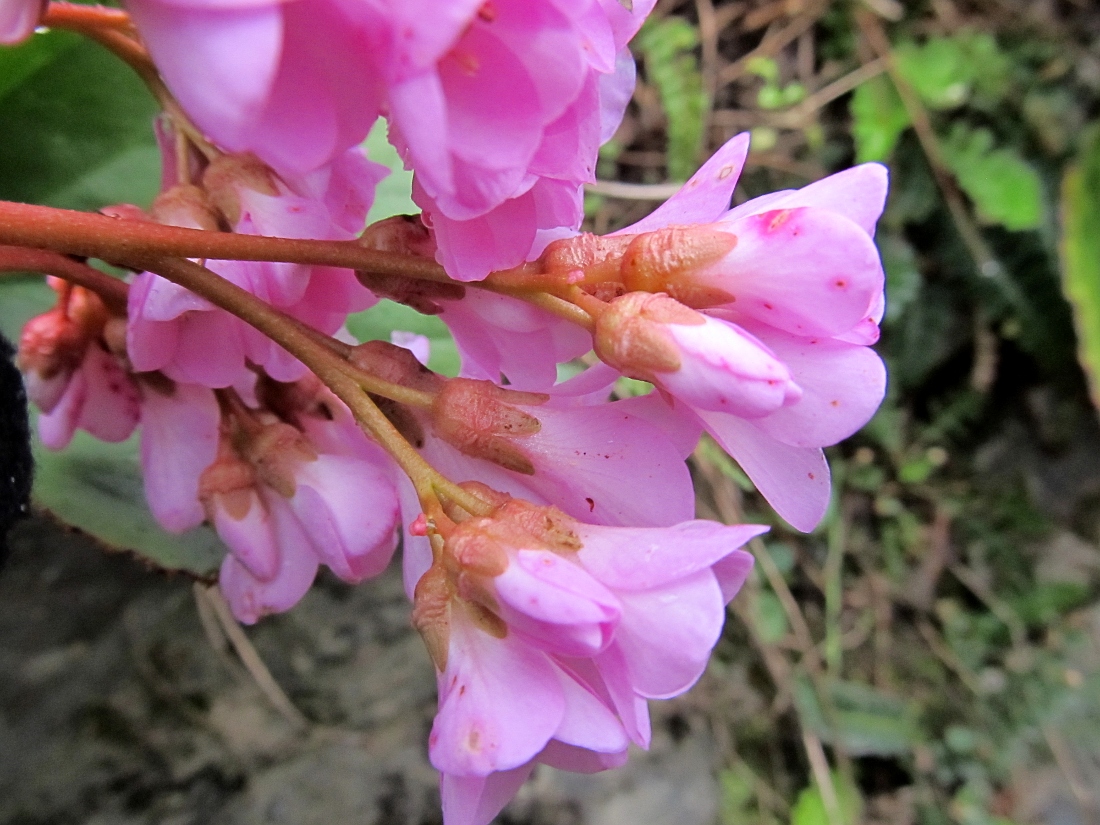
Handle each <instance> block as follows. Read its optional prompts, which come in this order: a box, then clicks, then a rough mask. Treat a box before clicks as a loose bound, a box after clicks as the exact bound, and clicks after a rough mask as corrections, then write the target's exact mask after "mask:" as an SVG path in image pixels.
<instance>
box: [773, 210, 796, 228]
mask: <svg viewBox="0 0 1100 825" xmlns="http://www.w3.org/2000/svg"><path fill="white" fill-rule="evenodd" d="M790 217H791V210H789V209H781V210H779V211H778V212H776V213H775V216H774V217H773V218H772V219H771V222H770V223H769V224H768V231H769V232H774V231H775V230H777V229H778V228H779V227H781V226H782V225H783V224H785V223H786V222H787V221H788V220H790Z"/></svg>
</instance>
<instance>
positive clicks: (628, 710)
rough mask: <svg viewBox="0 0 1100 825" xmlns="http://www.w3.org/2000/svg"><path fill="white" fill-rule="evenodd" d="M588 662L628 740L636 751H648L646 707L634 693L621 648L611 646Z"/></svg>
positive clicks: (647, 709) (647, 715) (648, 738)
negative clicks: (641, 749)
mask: <svg viewBox="0 0 1100 825" xmlns="http://www.w3.org/2000/svg"><path fill="white" fill-rule="evenodd" d="M592 661H594V662H595V665H596V668H597V669H598V673H599V676H600V678H601V680H602V682H603V684H604V686H605V687H606V688H607V692H608V695H609V696H610V698H611V701H612V704H613V705H614V706H615V711H616V713H618V714H619V719H621V720H622V723H623V727H624V728H625V729H626V732H627V734H628V735H629V736H630V740H631V741H632V742H633V743H634V744H636V745H637V746H638V747H640V748H648V747H649V740H650V737H651V736H652V733H653V731H652V727H651V726H650V721H649V706H648V705H647V704H646V700H645V699H644V698H643V697H641V696H639V695H638V694H637V693H635V692H634V685H633V683H632V681H631V676H630V667H629V665H628V664H627V661H626V656H625V654H624V653H623V650H622V648H621V647H620V646H619V645H617V644H612V645H611V646H610V647H608V648H607V650H605V651H604V652H603V653H601V654H600V655H599V656H597V657H595V659H593V660H592ZM571 664H574V663H571Z"/></svg>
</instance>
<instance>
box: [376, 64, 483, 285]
mask: <svg viewBox="0 0 1100 825" xmlns="http://www.w3.org/2000/svg"><path fill="white" fill-rule="evenodd" d="M388 105H389V109H390V123H391V132H390V139H391V142H393V140H394V138H395V137H396V138H397V139H398V141H399V143H400V144H401V145H400V146H399V147H398V151H399V153H400V154H401V156H402V157H403V158H404V159H405V163H406V166H407V167H408V166H411V167H412V168H413V169H415V170H416V176H417V180H418V183H419V185H420V186H421V187H422V191H424V198H425V199H427V198H428V197H430V196H428V194H427V193H428V192H431V193H433V195H437V194H439V193H448V194H453V193H454V191H455V179H454V167H453V166H452V162H451V157H450V153H449V152H448V147H447V143H446V142H445V141H443V140H440V139H439V135H440V134H441V133H442V134H445V133H446V130H447V128H448V119H447V99H446V97H445V93H444V90H443V84H442V82H441V81H440V79H439V75H438V74H436V73H435V72H434V71H427V72H424V73H422V74H418V75H415V76H412V77H408V78H406V79H404V80H402V81H401V82H400V83H395V84H393V85H391V86H390V87H389V98H388ZM394 132H396V134H394ZM413 198H414V200H416V202H417V205H418V206H420V207H421V208H425V209H426V208H427V207H426V206H425V204H424V203H423V202H422V201H421V200H420V199H417V198H416V195H415V189H414V195H413ZM463 280H473V279H463Z"/></svg>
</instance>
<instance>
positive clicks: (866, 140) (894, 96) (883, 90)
mask: <svg viewBox="0 0 1100 825" xmlns="http://www.w3.org/2000/svg"><path fill="white" fill-rule="evenodd" d="M849 109H850V111H851V113H852V137H853V138H854V139H855V142H856V161H857V162H858V163H866V162H868V161H873V160H886V159H887V158H888V157H890V155H891V153H892V152H893V151H894V147H895V146H897V143H898V138H900V137H901V133H902V132H904V131H905V130H906V129H908V128H909V124H910V122H911V121H910V120H909V113H908V112H907V111H905V106H904V105H903V104H902V102H901V97H899V96H898V92H897V89H895V88H894V84H893V83H891V82H890V80H889V79H888V78H885V77H875V78H872V79H871V80H868V81H867V82H866V83H864V84H863V85H861V86H859V87H858V88H857V89H856V91H855V94H853V95H852V102H851V103H850V104H849Z"/></svg>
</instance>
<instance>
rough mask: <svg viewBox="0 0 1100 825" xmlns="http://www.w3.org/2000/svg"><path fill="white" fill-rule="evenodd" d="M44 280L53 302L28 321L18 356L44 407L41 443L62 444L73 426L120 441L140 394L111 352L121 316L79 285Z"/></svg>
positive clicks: (31, 393)
mask: <svg viewBox="0 0 1100 825" xmlns="http://www.w3.org/2000/svg"><path fill="white" fill-rule="evenodd" d="M50 284H51V286H53V287H54V289H56V290H57V291H58V295H59V299H58V305H57V306H56V307H55V308H54V309H52V310H50V311H49V312H47V313H45V314H43V315H39V316H37V317H35V318H32V319H31V320H30V321H28V322H27V324H26V326H25V327H24V328H23V334H22V336H21V338H20V341H19V357H18V363H19V368H20V369H21V370H22V371H23V373H24V376H25V379H26V384H27V396H28V398H30V400H31V401H33V402H34V403H35V404H36V405H37V406H38V408H39V409H40V410H41V411H42V414H41V415H40V416H39V418H38V432H39V435H40V437H41V438H42V443H43V444H45V445H46V446H47V447H48V448H50V449H51V450H60V449H62V448H63V447H65V446H66V445H67V444H68V443H69V442H70V441H71V440H72V437H73V433H74V432H75V431H76V430H78V429H82V430H85V431H87V432H89V433H91V434H92V435H94V436H95V437H96V438H98V439H100V440H101V441H108V442H117V441H125V440H126V439H127V438H129V437H130V434H131V433H132V432H133V431H134V427H135V426H136V425H137V422H138V415H139V400H138V391H137V388H136V387H135V386H134V383H133V381H132V380H131V379H130V376H129V375H128V374H127V372H126V370H125V369H124V368H123V365H122V363H121V362H120V359H119V355H118V354H117V353H118V352H119V351H120V349H121V346H120V343H121V342H120V341H119V340H118V338H119V337H120V336H119V335H118V334H116V333H117V332H118V331H119V330H120V329H121V323H122V322H121V319H118V318H112V317H110V316H109V314H108V311H107V308H106V306H104V304H103V302H102V301H101V300H100V299H99V297H98V296H96V295H95V294H94V293H92V292H90V291H88V290H86V289H84V288H83V287H78V286H70V285H68V284H65V283H62V282H60V281H56V280H54V279H50ZM107 336H110V337H109V338H108V337H107ZM112 344H113V346H112Z"/></svg>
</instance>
